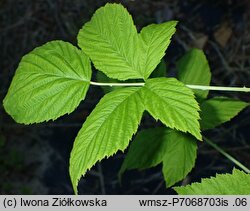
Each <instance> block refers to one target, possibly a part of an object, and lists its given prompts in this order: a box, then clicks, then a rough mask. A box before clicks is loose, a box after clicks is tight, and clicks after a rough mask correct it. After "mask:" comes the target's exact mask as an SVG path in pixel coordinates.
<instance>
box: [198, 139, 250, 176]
mask: <svg viewBox="0 0 250 211" xmlns="http://www.w3.org/2000/svg"><path fill="white" fill-rule="evenodd" d="M203 139H204V140H205V141H206V142H207V143H208V144H209V145H210V146H212V147H213V148H215V149H216V150H217V151H218V152H220V153H221V154H222V155H224V156H225V157H226V158H228V159H229V160H231V161H232V162H233V163H234V164H235V165H237V166H238V167H240V168H241V169H242V170H244V171H245V172H246V173H248V174H250V169H248V168H247V167H246V166H244V165H243V164H242V163H240V162H239V161H238V160H236V159H235V158H234V157H232V156H231V155H229V154H228V153H227V152H225V151H224V150H223V149H221V148H220V147H219V146H218V145H216V144H215V143H213V142H212V141H210V140H209V139H208V138H206V137H203Z"/></svg>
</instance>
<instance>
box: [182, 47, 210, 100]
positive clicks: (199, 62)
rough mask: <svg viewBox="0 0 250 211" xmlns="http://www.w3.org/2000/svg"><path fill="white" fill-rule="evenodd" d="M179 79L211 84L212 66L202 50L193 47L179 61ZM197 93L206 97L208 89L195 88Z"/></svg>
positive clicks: (193, 82)
mask: <svg viewBox="0 0 250 211" xmlns="http://www.w3.org/2000/svg"><path fill="white" fill-rule="evenodd" d="M177 69H178V79H179V80H180V81H182V82H183V83H184V84H194V85H209V84H210V81H211V72H210V68H209V65H208V62H207V59H206V56H205V55H204V53H203V51H202V50H198V49H192V50H190V51H189V52H188V53H186V54H185V55H184V56H183V57H181V58H180V59H179V60H178V62H177ZM194 93H195V95H196V96H197V97H198V98H200V99H205V98H206V97H207V95H208V91H203V90H194Z"/></svg>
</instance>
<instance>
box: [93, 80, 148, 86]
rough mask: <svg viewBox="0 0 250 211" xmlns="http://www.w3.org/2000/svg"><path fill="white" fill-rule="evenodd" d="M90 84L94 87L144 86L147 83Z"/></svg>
mask: <svg viewBox="0 0 250 211" xmlns="http://www.w3.org/2000/svg"><path fill="white" fill-rule="evenodd" d="M90 84H91V85H94V86H144V84H145V83H101V82H94V81H90Z"/></svg>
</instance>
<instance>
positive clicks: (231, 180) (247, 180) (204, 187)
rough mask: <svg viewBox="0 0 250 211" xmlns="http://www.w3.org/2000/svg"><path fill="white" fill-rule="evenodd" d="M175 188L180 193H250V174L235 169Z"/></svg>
mask: <svg viewBox="0 0 250 211" xmlns="http://www.w3.org/2000/svg"><path fill="white" fill-rule="evenodd" d="M174 190H175V191H176V192H177V193H178V194H180V195H249V194H250V174H246V173H244V172H243V171H240V170H237V169H234V170H233V173H232V174H217V175H216V177H211V178H210V179H202V181H201V183H196V182H195V183H192V184H191V185H187V186H184V187H174Z"/></svg>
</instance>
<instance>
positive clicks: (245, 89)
mask: <svg viewBox="0 0 250 211" xmlns="http://www.w3.org/2000/svg"><path fill="white" fill-rule="evenodd" d="M90 84H91V85H94V86H111V87H112V86H144V84H145V83H101V82H94V81H90ZM186 86H187V87H188V88H191V89H199V90H213V91H234V92H250V88H248V87H245V86H244V87H225V86H203V85H192V84H186Z"/></svg>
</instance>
